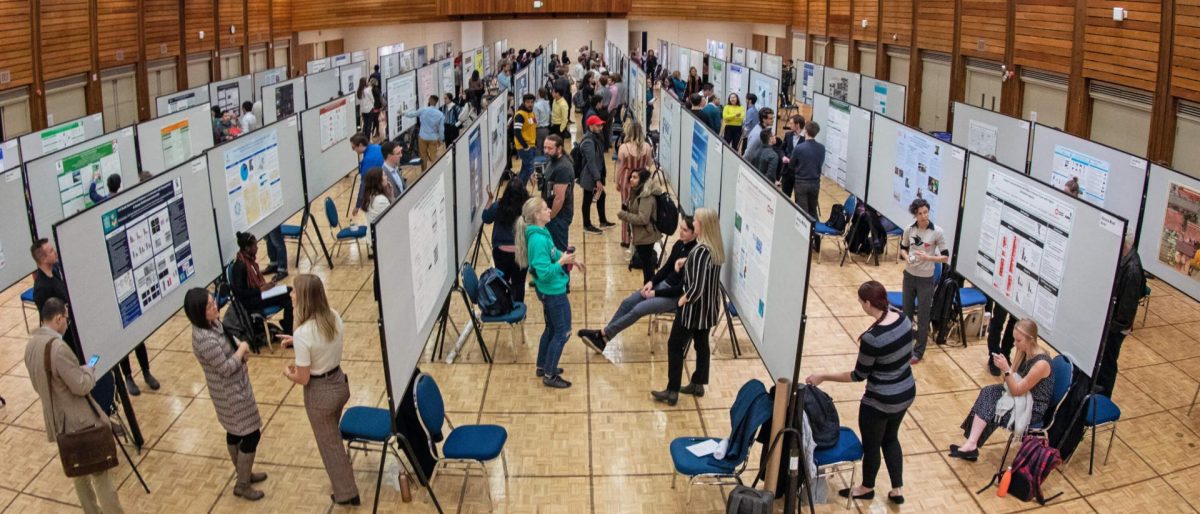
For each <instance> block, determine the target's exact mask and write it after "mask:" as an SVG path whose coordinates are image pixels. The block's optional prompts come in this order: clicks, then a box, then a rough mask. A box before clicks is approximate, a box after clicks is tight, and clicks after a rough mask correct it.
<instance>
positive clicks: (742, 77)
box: [725, 64, 750, 105]
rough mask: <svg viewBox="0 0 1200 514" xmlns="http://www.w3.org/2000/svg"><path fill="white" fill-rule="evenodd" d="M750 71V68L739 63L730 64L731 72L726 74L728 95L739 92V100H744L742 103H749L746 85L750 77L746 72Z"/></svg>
mask: <svg viewBox="0 0 1200 514" xmlns="http://www.w3.org/2000/svg"><path fill="white" fill-rule="evenodd" d="M749 72H750V70H747V69H746V68H744V67H742V66H740V65H738V64H730V65H729V73H726V74H725V78H726V84H725V87H726V88H728V90H729V92H728V93H727V94H726V96H729V94H733V93H737V95H738V100H739V101H741V102H742V105H749V104H747V103H746V87H747V85H748V84H749V83H750V78H749V77H747V76H746V74H747V73H749Z"/></svg>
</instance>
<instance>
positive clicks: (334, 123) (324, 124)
mask: <svg viewBox="0 0 1200 514" xmlns="http://www.w3.org/2000/svg"><path fill="white" fill-rule="evenodd" d="M353 110H354V104H353V103H351V102H349V101H347V100H346V99H345V98H341V99H338V100H336V101H334V102H332V103H329V104H326V105H325V106H324V107H321V111H320V119H321V151H322V152H324V151H325V150H328V149H329V147H331V146H333V145H335V144H337V142H338V141H342V140H344V139H349V138H350V134H347V133H346V127H353V126H354V122H348V121H347V120H348V118H352V117H353V116H354V112H353Z"/></svg>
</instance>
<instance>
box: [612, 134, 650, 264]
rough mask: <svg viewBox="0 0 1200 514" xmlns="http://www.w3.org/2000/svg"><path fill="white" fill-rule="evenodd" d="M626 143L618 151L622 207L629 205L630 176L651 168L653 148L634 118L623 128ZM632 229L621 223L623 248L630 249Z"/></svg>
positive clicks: (618, 180)
mask: <svg viewBox="0 0 1200 514" xmlns="http://www.w3.org/2000/svg"><path fill="white" fill-rule="evenodd" d="M622 129H623V134H624V137H625V142H624V143H622V144H621V147H620V148H618V149H617V163H618V166H619V167H618V168H617V190H619V191H620V192H621V205H629V200H630V199H629V191H630V189H631V188H632V186H630V185H629V175H630V174H631V173H633V172H634V171H637V170H644V169H649V168H650V157H651V153H652V151H651V148H650V143H647V142H646V131H645V130H644V129H643V128H642V124H641V123H638V122H637V121H636V120H634V119H633V118H630V119H629V120H628V121H626V122H625V125H624V126H623V127H622ZM630 231H631V227H630V226H629V224H628V223H626V222H623V221H622V222H621V246H622V247H624V248H629V237H630V235H631V232H630ZM654 264H655V263H651V264H647V263H642V265H643V266H647V265H648V266H649V267H650V269H653V268H654Z"/></svg>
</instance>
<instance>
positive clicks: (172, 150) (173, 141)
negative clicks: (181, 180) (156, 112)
mask: <svg viewBox="0 0 1200 514" xmlns="http://www.w3.org/2000/svg"><path fill="white" fill-rule="evenodd" d="M189 130H191V127H189V126H188V119H187V118H184V119H182V120H179V121H177V122H175V123H172V124H170V125H167V126H165V127H163V128H161V129H159V138H160V139H161V141H162V152H163V165H164V168H163V169H167V170H169V169H171V168H174V167H176V166H178V165H180V164H183V161H186V160H188V159H190V158H191V157H192V140H191V139H190V138H189V137H188V131H189Z"/></svg>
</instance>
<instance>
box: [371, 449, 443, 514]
mask: <svg viewBox="0 0 1200 514" xmlns="http://www.w3.org/2000/svg"><path fill="white" fill-rule="evenodd" d="M379 450H380V452H379V475H378V476H376V477H375V507H374V508H373V510H372V511H371V512H379V490H380V489H382V488H383V470H384V462H386V461H387V443H384V446H383V447H382V448H380V449H379ZM430 494H433V493H432V492H431V493H430Z"/></svg>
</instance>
